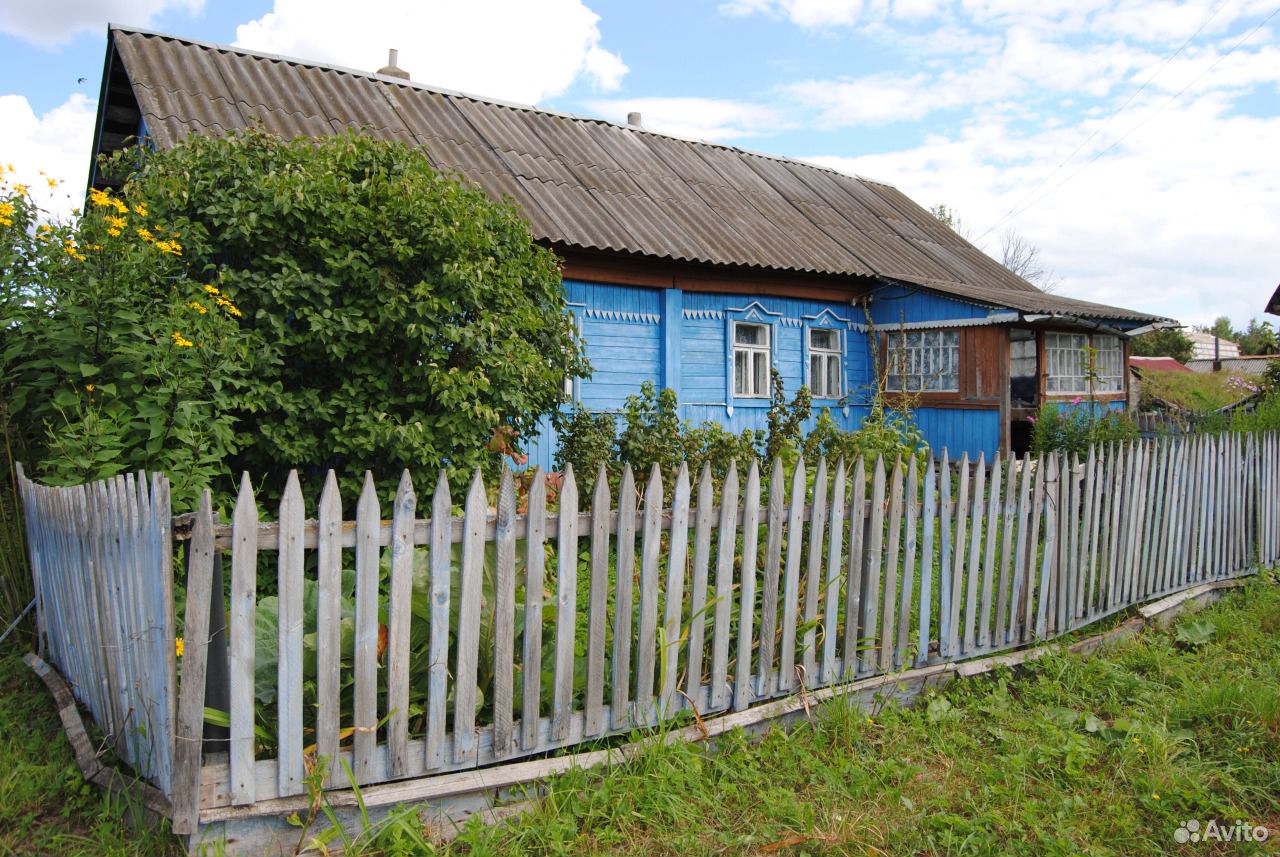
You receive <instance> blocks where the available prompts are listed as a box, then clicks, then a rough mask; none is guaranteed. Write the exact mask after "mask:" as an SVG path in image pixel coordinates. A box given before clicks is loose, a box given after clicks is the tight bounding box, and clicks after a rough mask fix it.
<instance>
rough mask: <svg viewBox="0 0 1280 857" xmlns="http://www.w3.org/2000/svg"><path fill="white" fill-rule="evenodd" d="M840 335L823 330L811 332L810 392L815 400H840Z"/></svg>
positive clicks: (842, 392) (817, 329)
mask: <svg viewBox="0 0 1280 857" xmlns="http://www.w3.org/2000/svg"><path fill="white" fill-rule="evenodd" d="M842 356H843V355H842V352H841V350H840V333H839V332H838V331H835V330H823V329H821V328H815V329H811V330H810V331H809V391H810V392H811V393H813V397H814V398H815V399H838V398H840V397H841V396H842V395H843V394H844V390H843V389H842V385H841V383H840V374H841V373H840V360H841V357H842Z"/></svg>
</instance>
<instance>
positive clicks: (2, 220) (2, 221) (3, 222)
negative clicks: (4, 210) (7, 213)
mask: <svg viewBox="0 0 1280 857" xmlns="http://www.w3.org/2000/svg"><path fill="white" fill-rule="evenodd" d="M12 225H13V221H12V220H10V219H9V218H7V217H0V226H12Z"/></svg>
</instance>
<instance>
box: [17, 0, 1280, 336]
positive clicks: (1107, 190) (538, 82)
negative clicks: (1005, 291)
mask: <svg viewBox="0 0 1280 857" xmlns="http://www.w3.org/2000/svg"><path fill="white" fill-rule="evenodd" d="M7 5H8V6H10V7H13V8H9V9H7V10H0V159H2V160H4V161H6V162H13V163H14V165H15V166H17V167H18V168H19V170H20V172H24V173H26V174H28V175H31V176H34V175H35V172H36V171H37V170H40V169H44V170H46V171H48V172H49V173H50V174H53V175H58V176H61V177H63V178H65V179H66V184H65V185H64V186H63V187H62V188H60V189H59V190H58V191H57V192H56V193H54V194H53V195H52V196H51V197H50V198H49V199H48V200H47V204H48V205H49V206H50V207H51V208H52V209H53V210H55V211H58V210H65V209H66V208H68V207H70V205H72V204H73V201H74V198H75V197H76V195H77V194H78V192H79V191H78V189H79V188H81V187H83V181H84V171H85V168H86V166H87V163H88V156H89V147H90V138H91V134H92V126H93V117H94V110H95V106H96V100H97V95H98V87H99V83H100V75H101V68H102V59H103V48H104V44H105V30H106V22H107V21H108V20H110V21H114V22H117V23H121V24H133V25H140V26H146V27H150V28H152V29H155V30H159V31H162V32H168V33H173V34H175V35H180V36H186V37H191V38H198V39H203V40H206V41H212V42H220V43H236V44H240V45H242V46H244V47H248V48H253V49H258V50H265V51H271V52H275V53H281V54H285V55H290V56H297V57H303V58H306V59H313V60H319V61H325V62H332V63H336V64H339V65H346V66H350V67H355V68H367V69H375V68H377V67H379V66H380V65H382V64H383V62H384V61H385V56H386V49H387V48H389V47H395V48H398V49H399V50H400V52H401V62H400V64H401V66H403V67H405V68H407V69H408V70H409V71H410V72H411V73H412V75H413V78H414V79H415V80H417V81H419V82H422V83H427V84H434V85H438V86H443V87H447V88H453V89H461V90H464V91H468V92H473V93H476V94H479V95H486V96H491V97H496V98H501V99H505V100H510V101H517V102H522V103H534V104H538V105H539V106H543V107H548V108H552V109H556V110H563V111H568V112H573V113H579V114H586V115H596V116H603V117H606V118H610V119H615V120H619V121H621V120H623V119H624V118H625V116H626V114H627V112H628V111H630V110H639V111H641V112H642V114H643V116H644V124H645V125H646V127H649V128H651V129H654V130H659V131H665V132H668V133H673V134H676V135H679V136H686V137H694V138H699V139H708V140H714V141H717V142H722V143H726V144H730V145H737V146H742V147H744V148H749V149H754V150H757V151H765V152H771V153H776V154H782V155H789V156H792V157H797V158H802V159H805V160H810V161H815V162H818V163H822V164H824V165H827V166H830V167H833V168H835V169H841V170H844V171H847V172H851V173H857V174H860V175H866V176H869V177H871V178H875V179H879V180H883V181H887V182H890V183H892V184H895V185H897V186H898V187H900V188H901V189H902V190H903V191H904V192H906V193H907V194H908V195H909V196H911V197H912V198H913V199H915V200H916V201H917V202H919V203H921V204H922V205H925V206H930V205H934V204H936V203H946V204H947V205H948V206H949V207H951V208H952V209H954V210H955V211H957V212H958V213H959V215H960V216H961V218H962V222H963V227H964V229H965V230H966V231H967V233H968V237H969V238H970V239H971V240H973V241H974V242H975V243H977V244H978V245H979V246H980V247H982V248H983V249H984V250H986V251H987V252H988V253H990V254H992V255H993V256H995V257H996V258H1000V256H1001V251H1002V244H1003V243H1004V242H1005V241H1006V240H1007V239H1008V238H1009V237H1010V236H1013V237H1021V238H1022V239H1024V240H1025V241H1027V242H1029V243H1030V244H1031V245H1033V246H1035V247H1037V248H1038V249H1039V251H1040V255H1041V261H1042V262H1043V263H1044V265H1045V266H1046V267H1047V268H1048V269H1050V270H1051V272H1052V274H1051V279H1052V280H1053V281H1054V282H1055V283H1056V289H1057V290H1058V291H1059V292H1061V293H1064V294H1069V295H1072V296H1075V297H1082V298H1087V299H1092V300H1098V301H1103V302H1109V303H1115V304H1120V305H1123V306H1129V307H1133V308H1135V309H1142V310H1147V311H1151V312H1157V313H1161V314H1166V315H1171V316H1174V317H1176V318H1179V319H1181V320H1182V321H1184V322H1186V323H1189V324H1190V323H1202V322H1207V321H1209V320H1211V319H1212V318H1213V317H1214V316H1216V315H1219V314H1225V315H1228V316H1230V317H1231V318H1232V319H1233V320H1234V321H1235V322H1236V323H1237V324H1238V325H1239V324H1243V323H1244V322H1245V321H1246V320H1247V319H1249V318H1251V317H1253V316H1258V315H1260V314H1261V308H1262V304H1263V303H1264V302H1265V299H1266V297H1268V296H1269V295H1270V293H1271V291H1272V290H1273V289H1274V288H1275V285H1276V283H1277V282H1278V281H1280V252H1277V249H1276V248H1277V247H1278V246H1280V241H1277V238H1278V237H1280V169H1278V168H1277V163H1278V161H1280V159H1278V158H1277V155H1276V153H1277V152H1280V35H1278V34H1280V0H1197V2H1186V3H1176V2H1169V0H1041V2H1037V3H1034V4H1029V3H1022V2H1015V0H961V2H946V0H721V1H720V2H704V3H688V2H686V3H672V2H645V3H636V2H620V1H619V2H598V0H536V2H535V0H524V2H520V0H473V2H468V3H465V4H463V3H457V2H448V3H440V2H421V0H419V2H412V0H365V2H362V3H360V4H358V5H357V6H353V5H352V4H350V3H347V2H338V0H275V2H248V0H233V2H220V1H219V0H92V1H91V0H58V2H46V3H43V4H34V3H32V4H25V6H24V7H23V8H17V4H7ZM353 8H354V9H358V14H354V15H353V14H352V12H351V10H352V9H353ZM79 78H85V81H84V82H83V83H79V82H78V79H79ZM73 188H74V189H77V190H72V189H73Z"/></svg>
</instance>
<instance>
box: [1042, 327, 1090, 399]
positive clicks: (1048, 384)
mask: <svg viewBox="0 0 1280 857" xmlns="http://www.w3.org/2000/svg"><path fill="white" fill-rule="evenodd" d="M1088 344H1089V337H1087V336H1085V335H1084V334H1083V333H1046V334H1045V335H1044V358H1045V391H1046V392H1048V393H1081V394H1083V393H1088V392H1089V377H1088V372H1089V354H1088V352H1087V351H1085V347H1086V346H1087V345H1088Z"/></svg>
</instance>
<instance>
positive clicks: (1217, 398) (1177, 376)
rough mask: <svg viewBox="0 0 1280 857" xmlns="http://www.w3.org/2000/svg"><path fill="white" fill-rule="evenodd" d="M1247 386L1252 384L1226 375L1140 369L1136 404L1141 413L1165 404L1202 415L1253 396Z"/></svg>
mask: <svg viewBox="0 0 1280 857" xmlns="http://www.w3.org/2000/svg"><path fill="white" fill-rule="evenodd" d="M1246 385H1247V386H1246ZM1248 386H1254V385H1252V384H1250V383H1249V382H1248V381H1247V380H1246V379H1243V378H1239V377H1237V376H1234V375H1229V374H1227V373H1225V372H1158V371H1151V370H1143V372H1142V384H1141V389H1142V394H1141V398H1140V402H1139V404H1140V406H1141V407H1142V408H1143V410H1149V409H1151V408H1158V407H1162V406H1163V405H1165V404H1168V405H1173V406H1174V407H1176V408H1182V409H1183V410H1186V411H1191V412H1192V413H1205V412H1208V411H1216V410H1217V409H1218V408H1225V407H1227V406H1228V405H1233V404H1235V403H1236V402H1238V401H1240V400H1241V399H1244V398H1246V397H1248V396H1250V395H1252V394H1253V392H1254V391H1251V390H1249V389H1248Z"/></svg>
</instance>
